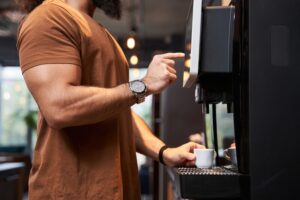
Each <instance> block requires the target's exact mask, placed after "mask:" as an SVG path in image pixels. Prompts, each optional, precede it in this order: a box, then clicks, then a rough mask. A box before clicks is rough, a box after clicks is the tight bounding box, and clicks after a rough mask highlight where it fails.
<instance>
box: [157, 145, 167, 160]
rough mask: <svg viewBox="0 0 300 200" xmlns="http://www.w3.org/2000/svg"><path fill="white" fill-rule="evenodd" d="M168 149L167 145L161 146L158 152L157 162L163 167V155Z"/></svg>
mask: <svg viewBox="0 0 300 200" xmlns="http://www.w3.org/2000/svg"><path fill="white" fill-rule="evenodd" d="M168 148H169V147H168V146H167V145H163V146H162V147H161V148H160V149H159V152H158V161H159V162H160V163H161V164H163V165H166V162H165V161H166V160H165V156H164V153H165V151H166V150H167V149H168Z"/></svg>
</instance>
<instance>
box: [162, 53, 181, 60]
mask: <svg viewBox="0 0 300 200" xmlns="http://www.w3.org/2000/svg"><path fill="white" fill-rule="evenodd" d="M160 56H161V57H162V58H166V59H175V58H184V56H185V54H184V53H180V52H178V53H165V54H161V55H160Z"/></svg>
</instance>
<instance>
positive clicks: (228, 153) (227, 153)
mask: <svg viewBox="0 0 300 200" xmlns="http://www.w3.org/2000/svg"><path fill="white" fill-rule="evenodd" d="M224 157H225V158H226V159H227V160H229V161H230V162H231V164H232V165H234V166H237V158H236V148H235V147H230V148H228V149H225V150H224Z"/></svg>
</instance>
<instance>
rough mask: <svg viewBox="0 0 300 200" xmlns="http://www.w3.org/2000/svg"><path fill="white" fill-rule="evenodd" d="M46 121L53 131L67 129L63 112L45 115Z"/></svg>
mask: <svg viewBox="0 0 300 200" xmlns="http://www.w3.org/2000/svg"><path fill="white" fill-rule="evenodd" d="M45 120H46V122H47V124H48V126H49V127H50V128H52V129H56V130H59V129H62V128H65V127H66V121H65V119H64V117H63V114H62V112H57V113H49V114H47V115H45Z"/></svg>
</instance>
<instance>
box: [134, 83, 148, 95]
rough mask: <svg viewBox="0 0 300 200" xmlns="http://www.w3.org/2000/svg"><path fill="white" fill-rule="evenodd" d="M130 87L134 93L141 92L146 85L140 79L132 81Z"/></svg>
mask: <svg viewBox="0 0 300 200" xmlns="http://www.w3.org/2000/svg"><path fill="white" fill-rule="evenodd" d="M131 88H132V90H133V91H134V92H136V93H143V92H144V91H145V89H146V86H145V84H144V83H143V82H142V81H133V82H132V83H131Z"/></svg>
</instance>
